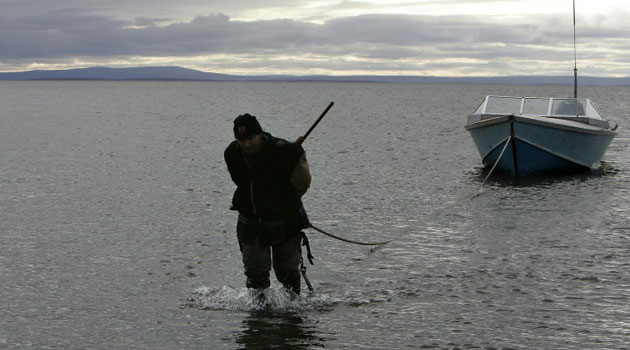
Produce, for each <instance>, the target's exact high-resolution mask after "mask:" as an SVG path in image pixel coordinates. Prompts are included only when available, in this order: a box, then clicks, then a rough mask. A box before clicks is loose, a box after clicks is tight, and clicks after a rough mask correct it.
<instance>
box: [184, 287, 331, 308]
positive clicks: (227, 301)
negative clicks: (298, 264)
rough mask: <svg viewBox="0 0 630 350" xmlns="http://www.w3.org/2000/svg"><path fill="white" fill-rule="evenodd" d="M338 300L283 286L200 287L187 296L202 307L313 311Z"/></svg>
mask: <svg viewBox="0 0 630 350" xmlns="http://www.w3.org/2000/svg"><path fill="white" fill-rule="evenodd" d="M337 302H338V301H335V300H334V299H333V298H330V297H328V296H326V295H314V294H307V295H303V296H301V295H296V294H294V293H292V292H290V291H288V290H286V289H284V288H279V289H273V288H268V289H263V290H255V289H248V288H240V289H234V288H232V287H229V286H223V287H221V288H212V287H200V288H197V289H196V290H195V291H194V293H193V295H192V296H191V297H190V300H189V305H190V306H193V307H198V308H201V309H204V310H230V311H260V310H265V311H275V312H296V311H304V310H317V309H321V308H325V307H327V306H331V305H333V304H335V303H337Z"/></svg>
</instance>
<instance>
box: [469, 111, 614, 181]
mask: <svg viewBox="0 0 630 350" xmlns="http://www.w3.org/2000/svg"><path fill="white" fill-rule="evenodd" d="M512 123H513V126H512ZM467 129H468V131H469V132H470V134H471V136H472V138H473V141H474V142H475V146H476V147H477V150H478V151H479V154H480V155H481V157H482V161H483V163H484V165H486V166H489V167H490V166H493V165H494V163H495V162H496V161H497V159H498V157H499V154H500V153H501V151H502V150H503V146H504V145H505V142H506V140H507V139H508V137H510V136H511V135H512V137H511V138H510V145H508V147H507V148H506V150H505V152H504V154H503V156H502V157H501V160H500V161H499V163H498V164H497V169H498V170H500V171H502V172H504V173H507V174H510V175H512V176H531V175H545V174H554V173H571V172H579V171H583V170H586V169H589V168H590V169H594V168H596V167H597V166H599V162H600V160H601V158H602V157H603V155H604V153H605V152H606V149H607V148H608V146H609V145H610V142H612V139H613V138H614V133H600V134H598V133H588V132H580V131H576V130H571V129H563V128H556V127H554V126H550V125H541V124H535V123H530V122H527V119H526V118H519V117H513V116H506V117H503V118H500V119H499V118H498V119H497V120H496V121H495V122H486V123H484V124H483V125H482V126H479V127H475V126H472V125H471V126H470V127H467ZM514 146H516V148H515V149H514Z"/></svg>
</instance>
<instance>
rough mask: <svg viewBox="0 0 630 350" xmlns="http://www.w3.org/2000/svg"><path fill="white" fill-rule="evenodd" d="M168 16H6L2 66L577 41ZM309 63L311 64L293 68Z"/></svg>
mask: <svg viewBox="0 0 630 350" xmlns="http://www.w3.org/2000/svg"><path fill="white" fill-rule="evenodd" d="M168 20H169V19H168V18H165V17H136V18H135V19H132V20H130V21H129V20H119V19H115V18H113V17H109V16H103V15H93V14H90V13H86V12H85V11H76V10H57V11H49V12H42V13H40V14H34V15H32V16H17V17H12V18H7V17H5V18H4V19H3V20H2V21H0V60H32V61H37V60H46V59H63V58H72V57H76V56H82V57H95V58H96V57H108V56H111V57H120V56H180V57H185V56H191V55H203V54H220V53H224V54H249V55H251V56H257V57H259V58H260V59H261V62H265V61H266V60H268V59H269V58H272V57H274V56H278V55H303V54H304V55H324V56H328V57H330V60H329V61H330V64H331V67H333V66H334V65H335V64H336V65H337V66H347V65H350V64H349V63H348V61H347V60H345V59H344V57H347V56H348V55H351V56H355V57H361V58H364V59H365V62H363V63H360V64H362V65H364V67H368V68H369V69H376V68H373V67H376V66H378V65H379V64H380V65H381V66H384V67H385V66H401V65H408V64H409V63H404V64H403V63H397V62H396V60H398V59H411V58H419V59H436V60H438V59H442V58H454V59H461V60H466V59H479V60H496V59H497V58H504V59H517V60H550V61H554V60H565V59H566V58H564V57H563V56H562V55H558V51H559V50H567V49H568V48H569V44H570V40H569V39H571V38H572V31H571V30H570V28H569V29H567V28H566V25H568V24H569V23H570V22H569V21H570V20H569V21H566V19H565V20H564V21H565V23H562V22H561V20H560V19H559V18H556V17H542V18H540V20H539V21H538V22H536V23H526V24H522V23H498V22H489V21H487V19H486V18H481V17H474V16H442V17H436V16H414V15H363V16H356V17H346V18H339V19H334V20H330V21H328V22H325V23H324V24H315V23H310V22H303V21H296V20H289V19H284V20H266V21H252V22H244V21H235V20H231V19H230V18H229V17H228V16H227V15H224V14H212V15H207V16H197V17H195V18H194V19H192V20H190V21H184V22H178V23H172V24H170V25H166V26H160V24H161V23H164V22H167V21H168ZM559 21H560V22H559ZM558 23H560V24H558ZM624 29H625V31H624ZM627 29H628V28H627V27H626V28H619V27H606V26H601V27H588V28H584V29H583V31H584V32H587V31H588V32H589V33H591V34H590V35H591V36H593V37H597V38H598V42H599V43H601V42H604V41H608V40H611V39H612V40H613V45H617V47H622V48H623V46H624V45H625V48H623V49H625V50H628V47H627V44H625V41H623V42H621V41H615V39H618V38H621V37H622V33H623V32H625V33H627ZM583 37H587V34H586V33H583ZM558 43H566V45H560V46H559V45H558ZM369 60H381V63H374V62H368V61H369ZM305 62H309V59H304V61H303V62H302V63H297V62H296V63H295V65H296V66H297V65H299V64H304V63H305ZM375 62H376V61H375ZM261 64H262V63H261ZM284 64H286V62H284ZM357 64H359V63H357ZM436 64H437V63H436Z"/></svg>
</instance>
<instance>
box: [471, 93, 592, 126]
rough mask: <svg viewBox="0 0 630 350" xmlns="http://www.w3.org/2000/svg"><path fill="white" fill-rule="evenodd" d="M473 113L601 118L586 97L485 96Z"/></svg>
mask: <svg viewBox="0 0 630 350" xmlns="http://www.w3.org/2000/svg"><path fill="white" fill-rule="evenodd" d="M473 114H500V115H532V116H546V117H556V118H562V117H572V118H575V117H586V118H593V119H601V120H603V118H602V116H601V115H600V114H599V112H597V110H596V109H595V107H594V106H593V104H592V103H591V101H590V100H589V99H586V98H579V99H575V98H541V97H510V96H487V97H486V99H485V100H484V102H483V103H481V105H479V107H477V109H476V110H475V112H474V113H473Z"/></svg>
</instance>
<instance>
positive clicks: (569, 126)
mask: <svg viewBox="0 0 630 350" xmlns="http://www.w3.org/2000/svg"><path fill="white" fill-rule="evenodd" d="M472 116H475V117H480V118H481V119H480V120H477V121H474V122H472V123H469V124H466V125H465V126H464V128H465V129H466V130H471V129H476V128H481V127H484V126H489V125H494V124H499V123H501V122H505V121H509V120H510V119H511V118H514V121H517V122H522V123H526V124H534V125H540V126H544V127H549V128H553V129H560V130H567V131H573V132H580V133H585V134H593V135H607V136H613V137H614V136H616V135H617V132H616V131H613V130H611V129H610V128H604V127H600V126H596V125H592V124H585V123H583V122H580V121H576V120H570V119H560V118H550V117H538V116H523V115H514V114H503V115H496V114H481V115H480V114H471V115H469V118H470V117H472ZM484 117H486V118H484ZM488 117H489V118H488Z"/></svg>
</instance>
